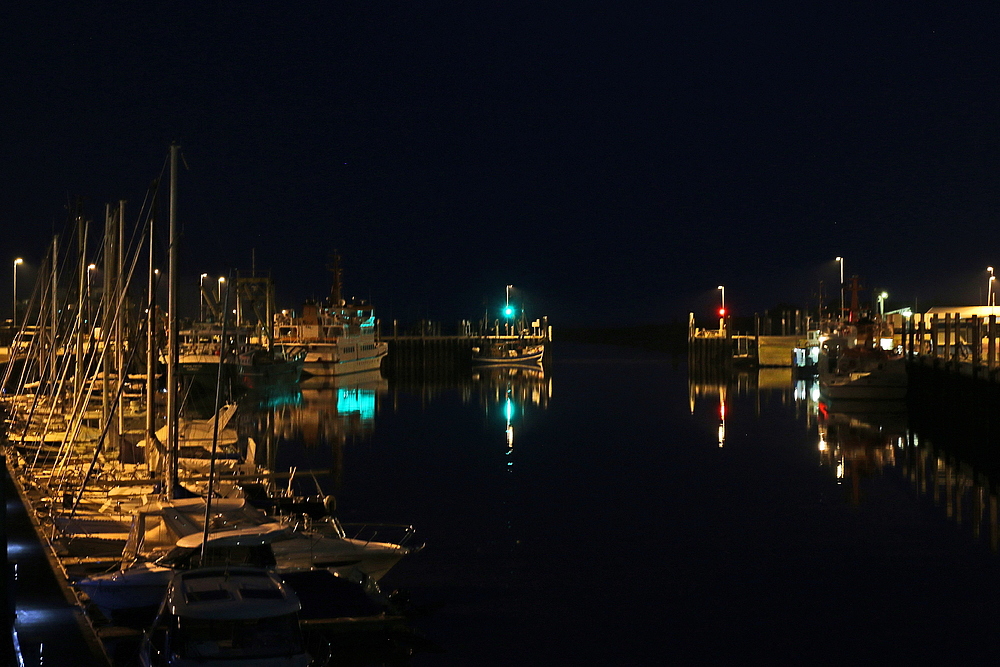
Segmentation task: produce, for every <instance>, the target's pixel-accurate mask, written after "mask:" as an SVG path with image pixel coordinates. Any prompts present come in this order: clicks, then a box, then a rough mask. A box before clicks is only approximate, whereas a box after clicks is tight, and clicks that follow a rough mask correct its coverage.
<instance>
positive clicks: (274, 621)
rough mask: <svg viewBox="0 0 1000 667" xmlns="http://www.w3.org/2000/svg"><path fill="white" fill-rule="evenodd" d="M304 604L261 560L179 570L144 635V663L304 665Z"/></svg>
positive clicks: (152, 666) (165, 666) (177, 666)
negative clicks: (254, 563)
mask: <svg viewBox="0 0 1000 667" xmlns="http://www.w3.org/2000/svg"><path fill="white" fill-rule="evenodd" d="M301 609H302V604H301V603H300V602H299V598H298V596H297V595H296V594H295V592H294V591H293V590H292V589H291V588H290V587H289V586H287V585H286V584H284V583H283V582H282V581H281V580H280V579H279V578H278V577H276V576H275V575H274V574H272V573H270V572H268V571H266V570H263V569H259V568H240V567H217V568H212V567H210V568H202V569H197V570H191V571H189V572H182V573H179V574H177V575H176V576H175V577H174V578H173V580H172V581H171V582H170V584H169V587H168V590H167V593H166V595H165V596H163V602H162V605H161V607H160V611H159V613H158V614H157V615H156V620H155V621H154V622H153V626H152V628H150V629H149V631H147V632H146V634H145V636H144V637H143V641H142V645H141V647H140V650H139V664H140V665H142V666H143V667H189V666H194V665H205V664H212V665H234V666H235V665H244V666H250V665H253V667H279V666H280V667H306V665H308V664H309V662H310V660H311V659H310V656H309V654H308V652H307V651H306V648H305V643H304V641H303V637H302V631H301V629H300V627H299V616H298V614H299V611H300V610H301Z"/></svg>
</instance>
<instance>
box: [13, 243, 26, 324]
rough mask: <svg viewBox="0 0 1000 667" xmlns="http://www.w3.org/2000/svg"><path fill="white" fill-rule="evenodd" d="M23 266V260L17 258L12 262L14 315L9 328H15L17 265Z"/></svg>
mask: <svg viewBox="0 0 1000 667" xmlns="http://www.w3.org/2000/svg"><path fill="white" fill-rule="evenodd" d="M18 264H24V260H23V259H21V258H20V257H18V258H17V259H15V260H14V315H13V316H12V317H11V320H10V321H11V326H12V327H16V326H17V265H18Z"/></svg>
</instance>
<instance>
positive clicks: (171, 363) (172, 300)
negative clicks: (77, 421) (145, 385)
mask: <svg viewBox="0 0 1000 667" xmlns="http://www.w3.org/2000/svg"><path fill="white" fill-rule="evenodd" d="M179 148H180V147H179V146H178V145H177V144H176V143H173V144H170V242H169V249H170V252H169V266H168V268H167V272H168V276H169V282H168V291H167V442H166V446H167V466H166V479H165V483H166V487H167V488H166V492H167V500H173V499H174V484H176V482H177V321H178V318H177V282H178V281H177V270H178V268H177V267H178V264H179V262H178V236H179V234H178V231H177V151H178V149H179Z"/></svg>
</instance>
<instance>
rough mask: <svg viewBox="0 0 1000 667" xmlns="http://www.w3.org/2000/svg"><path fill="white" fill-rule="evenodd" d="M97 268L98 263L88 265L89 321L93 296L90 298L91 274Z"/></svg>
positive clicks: (88, 319)
mask: <svg viewBox="0 0 1000 667" xmlns="http://www.w3.org/2000/svg"><path fill="white" fill-rule="evenodd" d="M96 268H97V265H96V264H90V265H88V266H87V321H88V322H89V321H90V319H91V317H90V310H91V298H90V274H91V272H92V271H93V270H94V269H96Z"/></svg>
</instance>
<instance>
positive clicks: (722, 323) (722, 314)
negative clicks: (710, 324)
mask: <svg viewBox="0 0 1000 667" xmlns="http://www.w3.org/2000/svg"><path fill="white" fill-rule="evenodd" d="M716 289H718V290H719V291H721V292H722V303H721V305H720V306H719V331H722V330H723V329H725V328H726V286H725V285H719V286H718V287H717V288H716Z"/></svg>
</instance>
